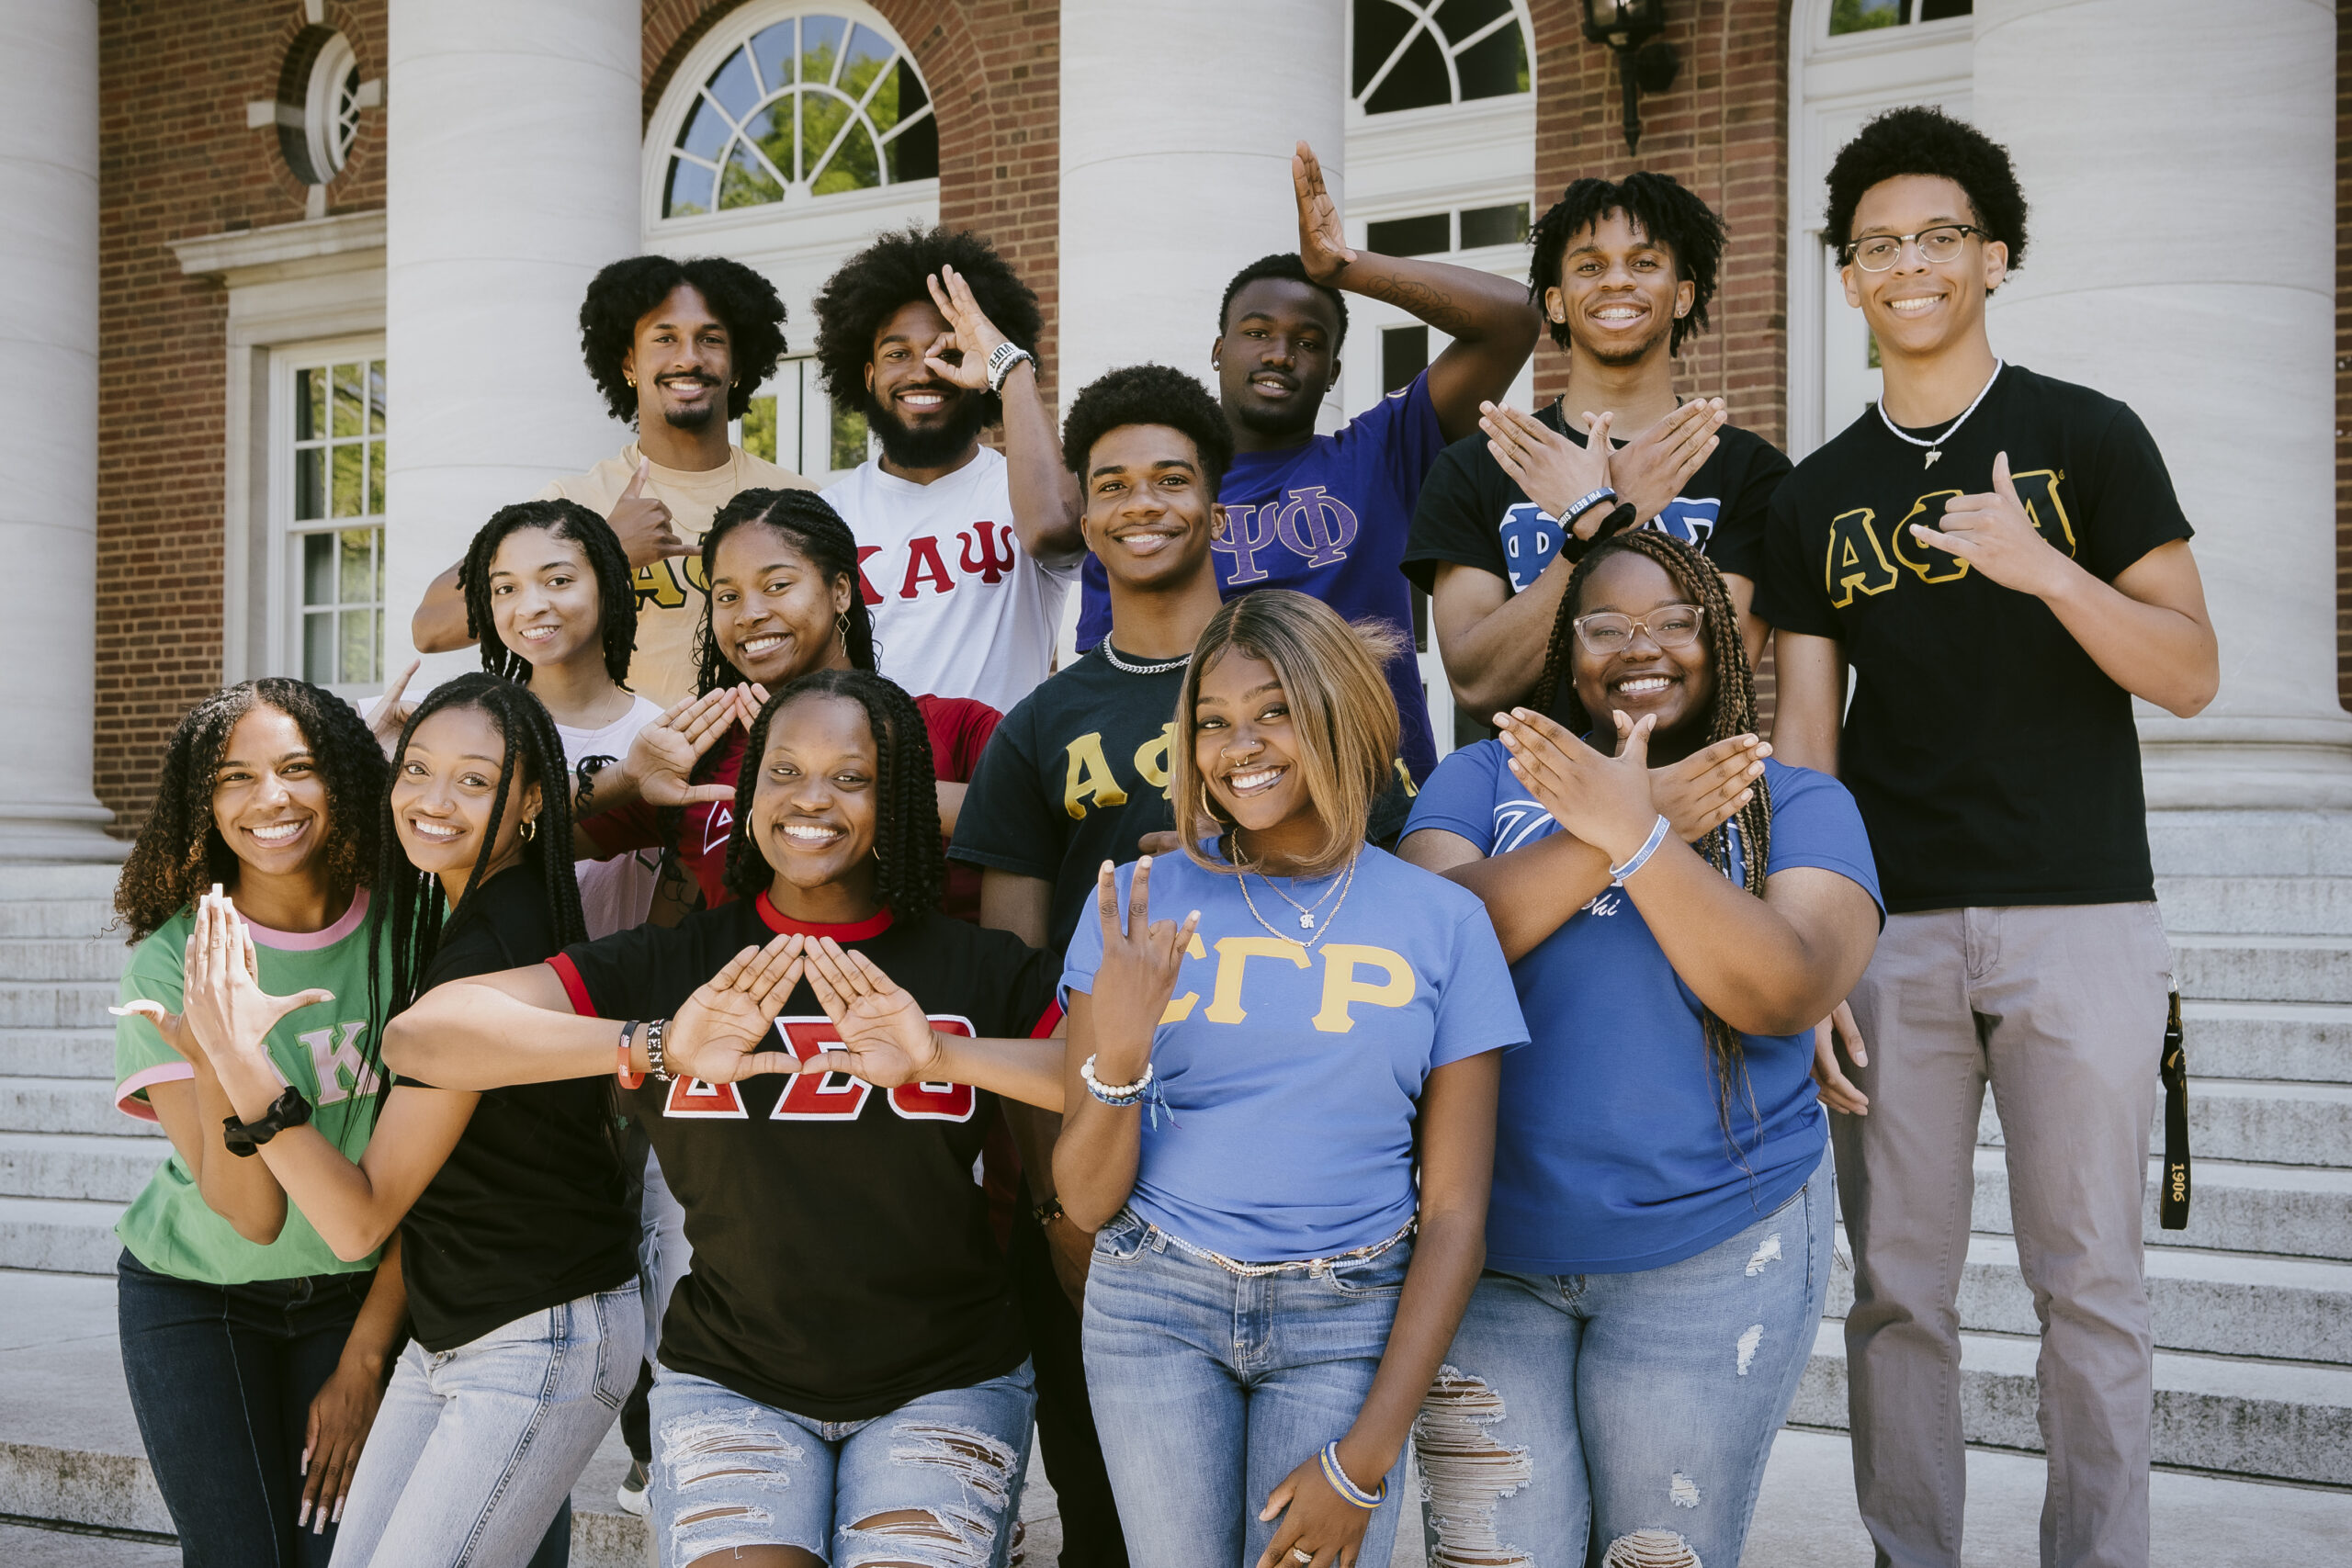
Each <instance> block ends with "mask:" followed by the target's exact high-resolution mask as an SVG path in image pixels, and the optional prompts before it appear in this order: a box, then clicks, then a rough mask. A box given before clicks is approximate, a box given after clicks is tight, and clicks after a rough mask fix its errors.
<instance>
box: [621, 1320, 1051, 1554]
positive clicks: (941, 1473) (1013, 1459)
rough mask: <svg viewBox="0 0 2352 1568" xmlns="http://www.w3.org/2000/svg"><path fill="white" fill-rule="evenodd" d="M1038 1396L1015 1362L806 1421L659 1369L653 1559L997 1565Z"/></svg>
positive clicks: (1015, 1506) (1017, 1509)
mask: <svg viewBox="0 0 2352 1568" xmlns="http://www.w3.org/2000/svg"><path fill="white" fill-rule="evenodd" d="M1035 1407H1036V1396H1035V1390H1034V1388H1033V1386H1032V1384H1031V1382H1030V1375H1029V1363H1028V1362H1026V1361H1023V1362H1022V1363H1021V1365H1020V1366H1018V1367H1016V1368H1014V1369H1013V1370H1012V1371H1010V1372H1007V1373H1006V1374H1005V1375H1004V1376H1002V1377H1001V1378H990V1379H989V1381H988V1382H979V1383H974V1384H972V1385H971V1386H970V1387H968V1388H949V1389H942V1390H940V1391H939V1392H938V1393H926V1394H924V1395H922V1397H921V1398H918V1399H910V1400H909V1401H908V1402H907V1403H906V1404H901V1405H899V1407H898V1408H897V1409H896V1410H893V1411H891V1412H890V1413H889V1414H888V1415H887V1416H872V1417H869V1418H868V1419H866V1420H863V1421H818V1420H813V1419H811V1418H810V1417H809V1416H796V1415H794V1414H793V1413H792V1412H791V1411H789V1410H778V1409H777V1408H775V1406H774V1405H772V1404H761V1403H760V1402H759V1401H758V1400H755V1399H748V1398H746V1397H744V1396H743V1395H742V1394H740V1393H736V1392H735V1391H734V1390H733V1389H731V1388H729V1387H727V1386H726V1385H725V1384H723V1383H717V1382H712V1381H711V1380H710V1379H708V1378H699V1377H696V1376H695V1375H694V1374H693V1373H691V1372H681V1371H673V1370H672V1369H671V1368H668V1367H660V1368H657V1369H655V1371H654V1373H653V1448H654V1462H653V1473H652V1476H651V1486H650V1497H649V1502H650V1508H649V1509H648V1517H649V1518H650V1520H651V1522H652V1525H653V1531H654V1540H655V1544H656V1546H657V1547H659V1549H660V1551H661V1554H662V1568H685V1565H686V1564H687V1563H691V1562H696V1561H697V1560H699V1559H701V1558H705V1557H708V1556H710V1555H712V1554H713V1553H732V1552H735V1551H741V1550H743V1549H745V1548H747V1547H759V1546H797V1547H798V1548H799V1549H800V1550H801V1551H806V1552H808V1553H809V1555H811V1556H813V1557H816V1558H818V1559H820V1560H821V1561H823V1562H838V1563H848V1562H899V1561H906V1562H942V1563H945V1562H969V1563H981V1562H985V1563H988V1564H989V1568H1004V1565H1005V1562H1006V1561H1007V1560H1008V1559H1009V1558H1010V1557H1011V1555H1012V1527H1013V1521H1014V1520H1016V1519H1018V1518H1019V1517H1021V1479H1022V1476H1023V1472H1025V1471H1026V1470H1027V1469H1028V1466H1029V1422H1030V1417H1031V1415H1032V1413H1033V1412H1034V1411H1035Z"/></svg>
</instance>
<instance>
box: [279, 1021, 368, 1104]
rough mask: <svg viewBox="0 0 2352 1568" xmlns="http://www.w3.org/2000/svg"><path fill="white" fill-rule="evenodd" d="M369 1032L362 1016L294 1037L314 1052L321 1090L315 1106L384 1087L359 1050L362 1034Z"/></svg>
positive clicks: (313, 1064)
mask: <svg viewBox="0 0 2352 1568" xmlns="http://www.w3.org/2000/svg"><path fill="white" fill-rule="evenodd" d="M367 1032H368V1021H367V1020H366V1019H364V1018H362V1019H356V1020H347V1021H345V1022H342V1023H337V1024H331V1025H329V1026H328V1027H327V1028H325V1029H311V1030H305V1031H304V1032H301V1033H300V1034H297V1035H296V1036H295V1037H294V1038H295V1039H297V1040H299V1041H300V1042H301V1043H302V1044H303V1045H304V1047H305V1048H307V1049H308V1050H309V1051H310V1053H311V1071H312V1073H313V1074H314V1075H315V1084H314V1087H315V1088H316V1089H317V1093H315V1094H313V1095H312V1096H311V1103H312V1104H313V1105H334V1104H336V1103H337V1102H339V1101H341V1100H348V1099H350V1098H351V1097H352V1096H353V1095H355V1094H357V1095H369V1094H373V1093H375V1092H376V1091H377V1090H378V1089H381V1088H382V1087H383V1080H382V1079H381V1078H379V1077H377V1076H376V1069H375V1068H373V1067H371V1066H368V1062H367V1059H366V1058H365V1057H364V1056H362V1055H360V1052H359V1040H360V1037H361V1036H362V1035H364V1034H366V1033H367Z"/></svg>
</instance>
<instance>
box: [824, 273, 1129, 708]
mask: <svg viewBox="0 0 2352 1568" xmlns="http://www.w3.org/2000/svg"><path fill="white" fill-rule="evenodd" d="M1040 330H1041V322H1040V320H1039V317H1038V313H1037V297H1036V296H1035V294H1033V293H1031V292H1030V290H1029V288H1028V286H1027V285H1026V284H1024V283H1023V282H1022V281H1021V279H1020V278H1019V276H1016V275H1015V274H1014V272H1013V270H1012V266H1011V265H1008V264H1007V263H1006V261H1005V260H1004V258H1003V257H1001V256H1000V255H998V254H997V253H996V252H995V250H994V249H993V248H991V247H990V246H989V243H988V242H987V241H986V240H983V239H981V238H980V237H979V236H978V235H977V234H972V233H967V232H963V231H955V230H948V229H942V228H936V227H933V228H928V229H926V228H922V227H921V226H912V227H909V228H907V229H903V230H899V231H894V232H891V233H887V234H884V235H882V236H881V237H880V238H879V239H876V241H875V242H874V243H872V244H870V245H868V246H867V247H866V248H865V250H863V251H860V252H859V253H858V254H855V255H854V256H852V257H850V258H849V260H847V261H846V262H843V263H842V265H841V267H840V269H839V270H838V271H836V272H835V273H834V274H833V276H831V278H830V279H828V280H827V281H826V284H825V287H824V288H823V290H822V291H821V292H820V294H819V295H818V296H817V365H818V369H819V373H820V375H821V376H822V377H823V378H824V383H825V388H826V389H827V390H828V391H830V392H831V394H832V399H833V406H834V407H835V408H836V409H842V408H856V409H863V410H864V411H865V418H866V422H867V426H868V428H869V429H870V430H871V431H872V432H873V433H874V435H875V437H876V441H877V444H878V445H879V446H880V447H881V450H880V452H878V453H877V454H876V455H875V456H873V457H868V458H867V459H866V460H865V462H864V463H862V464H860V465H859V466H858V467H857V468H855V469H854V470H853V471H852V472H851V473H850V474H849V475H848V477H846V478H844V479H842V480H840V481H839V482H837V483H836V484H834V485H833V486H832V487H831V488H830V489H828V490H827V491H825V499H826V500H827V501H828V502H831V504H832V507H833V510H834V511H836V512H838V513H841V515H842V519H843V520H844V521H845V522H847V523H848V524H849V525H850V528H851V531H852V532H854V534H856V536H857V541H858V560H859V574H860V577H861V579H862V582H861V585H860V589H861V592H863V593H864V594H865V602H866V604H868V605H870V606H871V607H872V608H873V611H874V635H875V641H876V647H877V649H878V650H879V657H880V659H881V664H882V670H883V672H884V673H885V674H887V675H888V676H889V677H890V678H891V679H892V680H893V681H896V682H899V684H900V685H902V686H904V687H906V688H907V690H909V691H910V692H930V693H933V694H936V695H939V696H943V697H972V698H977V699H978V700H979V701H981V702H983V703H986V704H988V705H989V706H990V707H992V708H995V709H996V710H997V711H999V712H1000V713H1001V712H1003V711H1005V710H1006V709H1009V708H1011V707H1012V705H1014V704H1015V703H1017V702H1019V701H1020V700H1021V699H1022V698H1023V696H1026V695H1027V694H1028V693H1029V689H1030V688H1031V687H1032V686H1035V684H1036V683H1037V682H1039V681H1042V680H1044V679H1045V677H1046V668H1047V666H1048V665H1049V663H1050V662H1051V660H1052V658H1053V651H1054V641H1055V637H1056V634H1057V631H1058V629H1059V627H1060V625H1061V607H1062V600H1063V598H1064V596H1065V595H1066V594H1067V593H1068V592H1069V581H1070V579H1071V578H1072V577H1073V576H1075V575H1076V574H1077V571H1078V562H1079V558H1080V553H1081V552H1082V551H1083V549H1084V546H1083V545H1082V544H1081V543H1080V538H1079V532H1078V488H1077V485H1076V482H1075V481H1074V480H1073V479H1071V477H1070V475H1069V473H1068V472H1066V471H1065V470H1064V469H1063V468H1062V460H1061V443H1060V441H1059V440H1058V439H1057V436H1056V434H1055V431H1054V424H1053V418H1052V416H1051V415H1050V414H1048V413H1047V412H1046V404H1045V400H1044V398H1043V397H1042V396H1040V394H1039V392H1038V389H1037V359H1036V354H1037V337H1038V333H1039V332H1040ZM998 423H1001V424H1002V425H1003V427H1004V450H1003V452H1001V453H999V452H997V451H995V450H993V449H991V448H989V447H986V446H982V445H981V444H980V432H981V431H982V430H984V429H986V428H988V427H989V426H990V425H992V424H998Z"/></svg>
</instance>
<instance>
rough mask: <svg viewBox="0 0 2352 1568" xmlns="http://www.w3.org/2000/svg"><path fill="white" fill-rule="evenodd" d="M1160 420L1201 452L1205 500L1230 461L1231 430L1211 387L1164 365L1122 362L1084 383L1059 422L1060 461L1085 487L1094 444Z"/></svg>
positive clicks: (1210, 495) (1214, 494)
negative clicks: (1124, 429) (1129, 427)
mask: <svg viewBox="0 0 2352 1568" xmlns="http://www.w3.org/2000/svg"><path fill="white" fill-rule="evenodd" d="M1130 424H1164V425H1166V426H1168V427H1169V428H1170V430H1179V431H1182V432H1183V433H1184V434H1186V435H1188V436H1191V437H1192V440H1193V450H1194V451H1196V452H1198V453H1199V454H1200V458H1201V468H1202V469H1203V474H1202V478H1204V479H1206V480H1207V481H1208V491H1209V499H1210V500H1212V501H1214V500H1216V488H1217V485H1218V483H1219V481H1221V480H1222V479H1224V478H1225V470H1226V469H1227V468H1230V467H1231V466H1232V463H1233V432H1232V431H1231V430H1230V429H1229V428H1227V425H1226V423H1225V414H1224V412H1222V411H1221V410H1219V409H1218V407H1217V406H1216V399H1215V398H1213V397H1211V396H1209V389H1207V388H1206V387H1204V386H1202V385H1201V383H1200V381H1199V380H1198V379H1197V378H1194V377H1191V376H1187V375H1186V374H1184V372H1182V370H1172V369H1170V368H1169V367H1167V366H1165V365H1125V366H1121V367H1119V368H1118V369H1116V370H1114V371H1111V372H1110V373H1108V374H1107V375H1103V376H1098V377H1096V378H1094V380H1092V381H1091V382H1090V383H1088V385H1087V388H1086V389H1085V390H1084V391H1082V392H1080V393H1079V394H1078V396H1077V398H1076V399H1074V400H1072V401H1071V403H1070V405H1069V418H1068V419H1067V420H1065V421H1063V422H1062V461H1063V462H1065V463H1067V464H1068V465H1069V471H1070V472H1071V473H1073V474H1076V475H1077V476H1078V482H1079V486H1080V490H1081V491H1082V490H1083V489H1084V488H1085V485H1086V464H1087V459H1088V456H1089V455H1090V454H1091V452H1092V451H1093V450H1094V444H1095V443H1096V442H1097V441H1100V440H1102V439H1103V436H1105V435H1107V434H1110V433H1111V432H1112V431H1114V430H1117V429H1119V428H1121V427H1122V426H1125V425H1130Z"/></svg>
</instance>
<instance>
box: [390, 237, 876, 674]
mask: <svg viewBox="0 0 2352 1568" xmlns="http://www.w3.org/2000/svg"><path fill="white" fill-rule="evenodd" d="M580 345H581V350H582V354H583V355H585V356H586V358H587V361H588V374H589V375H590V376H591V377H592V378H594V380H595V382H596V389H597V390H598V391H600V392H602V393H603V394H604V396H605V402H606V404H607V405H608V406H609V407H610V408H611V409H612V412H613V417H614V418H615V419H617V420H621V421H623V422H625V423H629V422H633V423H635V424H636V425H637V439H636V440H635V441H633V442H631V443H630V444H629V445H628V446H624V447H622V448H621V449H620V452H619V453H618V454H617V455H616V456H614V457H607V458H605V460H604V461H603V462H601V463H599V464H597V465H596V466H595V467H594V468H591V469H589V470H588V471H587V472H586V473H584V474H573V475H570V476H567V477H566V478H563V479H557V480H556V481H555V482H553V483H552V484H550V485H548V488H547V489H546V490H544V491H540V492H539V494H538V495H537V497H536V498H534V499H537V500H540V501H553V500H559V499H560V500H564V501H576V502H580V503H581V504H582V506H586V507H588V508H590V509H591V510H593V511H594V512H596V513H601V514H602V515H603V517H604V518H605V521H606V522H607V523H609V524H611V525H612V528H613V532H614V533H615V534H616V535H618V536H620V541H621V547H622V548H623V549H624V550H626V551H627V552H628V563H629V566H630V567H631V568H632V569H634V570H635V572H636V585H637V656H636V658H635V659H633V660H631V661H630V664H629V681H628V683H629V686H630V687H631V689H632V690H634V691H637V692H638V693H639V694H643V695H644V696H646V697H648V698H650V699H651V700H652V701H653V702H654V703H656V704H657V705H660V706H662V707H664V708H667V707H670V706H672V705H674V704H676V703H678V702H680V701H682V700H683V699H684V698H687V697H691V696H693V695H694V694H695V689H694V688H695V654H694V647H695V628H696V627H698V626H701V624H702V613H703V590H702V586H701V577H702V573H701V570H700V566H701V563H700V561H699V560H696V559H694V558H695V557H697V556H699V554H700V553H701V549H702V536H703V533H704V531H705V530H707V528H708V527H709V526H710V520H711V518H712V517H713V516H715V515H716V514H717V513H718V509H719V508H720V507H722V506H724V505H726V504H727V502H729V501H730V500H732V499H733V498H734V497H735V495H736V494H737V493H738V492H739V491H747V490H811V489H814V488H815V487H814V486H812V485H810V484H809V481H808V480H806V479H802V478H801V477H800V476H799V475H797V474H796V473H793V472H792V471H791V470H790V469H788V468H777V467H776V466H775V464H774V463H770V462H767V461H765V460H764V459H763V458H760V457H754V456H752V454H751V453H749V452H746V451H744V450H743V449H742V448H741V447H740V446H732V445H730V444H729V441H728V439H727V424H728V422H729V420H735V419H741V418H742V417H743V411H744V409H745V408H747V407H748V406H749V405H750V403H751V400H752V393H753V392H755V391H757V390H758V389H759V388H760V385H761V383H763V382H764V381H765V380H766V379H767V378H769V377H770V376H772V375H774V374H775V366H776V361H777V360H778V359H780V358H781V357H783V355H784V302H783V301H782V300H781V299H777V298H776V293H775V286H774V285H773V284H771V283H769V282H768V280H767V279H766V278H764V277H763V276H760V275H759V274H758V273H756V272H754V271H752V269H751V268H750V267H748V266H745V265H743V264H742V263H741V262H735V261H729V260H728V259H727V258H726V257H724V256H701V257H697V258H695V260H692V261H684V262H681V261H675V260H673V259H672V258H671V257H668V256H631V257H629V258H628V260H626V261H616V262H615V263H613V264H612V265H609V266H607V267H605V269H604V270H603V271H601V272H599V273H597V274H596V276H595V277H594V280H593V281H591V282H590V283H589V285H588V295H587V298H586V299H584V300H583V301H582V303H581V306H580ZM518 499H520V498H518ZM479 629H481V630H487V629H488V628H487V627H484V628H479ZM476 630H477V628H474V627H471V626H468V625H467V624H466V599H465V593H464V592H463V591H462V589H461V588H460V587H459V585H458V569H457V568H456V567H454V566H453V567H451V568H450V569H449V570H447V571H445V572H443V573H442V574H441V575H440V576H439V577H436V578H435V579H434V580H433V584H432V586H431V587H429V588H428V589H426V590H425V593H424V603H423V604H420V605H418V606H417V610H416V615H415V617H414V619H413V621H412V622H411V623H410V635H411V636H412V637H413V639H414V640H415V643H416V647H417V650H418V651H419V652H421V653H445V652H447V651H448V650H450V649H458V648H465V647H468V646H469V645H470V644H471V643H472V642H473V641H474V637H475V632H476ZM916 689H917V690H920V689H921V688H916Z"/></svg>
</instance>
